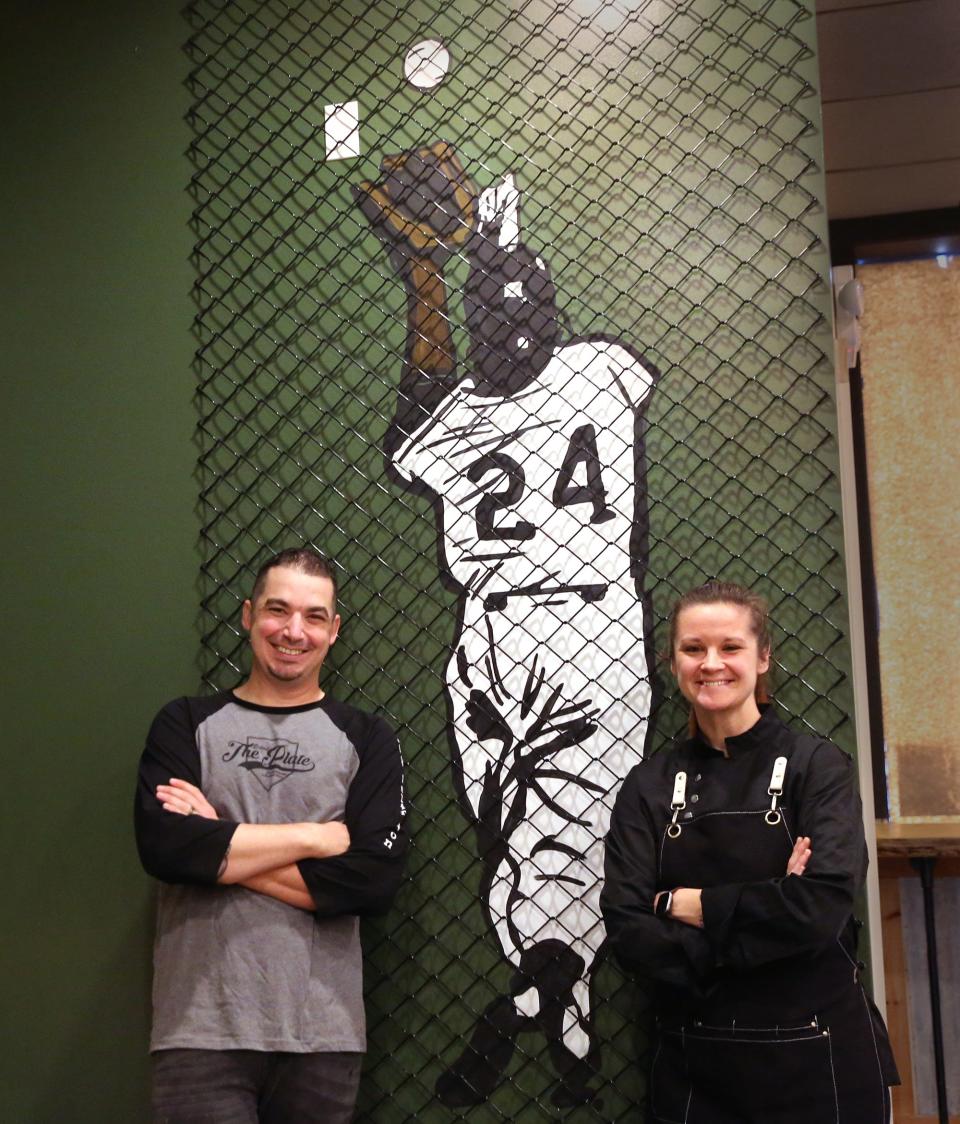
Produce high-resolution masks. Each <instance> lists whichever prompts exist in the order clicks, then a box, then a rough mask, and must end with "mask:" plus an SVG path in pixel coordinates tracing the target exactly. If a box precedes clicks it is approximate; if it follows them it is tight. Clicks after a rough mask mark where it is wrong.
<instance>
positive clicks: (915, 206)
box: [826, 159, 960, 219]
mask: <svg viewBox="0 0 960 1124" xmlns="http://www.w3.org/2000/svg"><path fill="white" fill-rule="evenodd" d="M826 180H827V205H828V208H829V211H830V218H831V219H849V218H856V217H857V216H860V215H889V214H895V213H896V212H899V211H927V210H933V209H935V208H938V207H955V206H956V205H957V200H958V199H960V159H958V160H945V161H943V163H939V164H922V165H916V164H906V165H904V166H903V167H896V168H865V169H863V170H862V171H857V172H827V176H826Z"/></svg>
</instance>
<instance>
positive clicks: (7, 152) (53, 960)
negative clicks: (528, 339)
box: [0, 0, 198, 1124]
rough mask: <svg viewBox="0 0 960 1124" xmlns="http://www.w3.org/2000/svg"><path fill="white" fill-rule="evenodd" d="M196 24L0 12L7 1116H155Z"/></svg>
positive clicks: (189, 500)
mask: <svg viewBox="0 0 960 1124" xmlns="http://www.w3.org/2000/svg"><path fill="white" fill-rule="evenodd" d="M184 38H185V27H184V24H183V22H182V18H181V16H180V14H179V5H177V4H173V3H167V2H166V0H162V2H157V0H84V2H83V3H76V0H73V2H63V0H56V2H44V0H37V2H36V3H34V4H19V5H15V6H14V5H9V6H8V7H7V9H6V10H5V12H4V28H3V48H2V50H3V66H2V68H0V73H2V75H3V79H4V81H5V84H6V91H5V97H4V101H3V105H4V143H3V148H4V156H3V166H2V172H0V183H2V189H3V205H2V206H3V209H2V213H3V221H4V239H3V243H4V251H3V259H2V260H3V268H4V272H5V277H6V285H5V290H4V299H3V302H2V304H0V316H2V320H3V338H4V346H3V407H4V408H3V415H2V419H3V420H2V423H0V424H2V426H3V439H2V449H3V483H4V493H5V494H4V531H5V539H6V541H5V544H4V549H3V557H4V563H3V620H4V626H3V631H4V636H5V638H6V640H5V644H4V653H3V661H2V663H3V687H4V691H3V697H4V699H5V709H6V720H5V725H6V733H5V737H4V743H5V744H4V749H3V757H2V759H3V761H4V762H5V766H6V767H5V769H4V772H3V778H4V787H5V789H6V792H5V799H4V801H3V805H4V808H3V815H2V821H0V822H2V828H0V831H2V834H3V855H4V857H5V860H6V878H5V885H4V894H3V903H4V904H3V916H4V923H3V930H4V931H3V939H2V942H0V944H2V949H3V953H2V955H3V966H2V968H0V971H2V979H3V983H4V990H5V995H4V1000H3V1003H2V1007H0V1010H2V1016H0V1018H2V1040H3V1042H4V1048H3V1055H2V1063H0V1064H2V1066H3V1068H4V1072H3V1074H2V1078H0V1118H2V1119H4V1120H8V1121H17V1122H20V1121H71V1122H72V1124H80V1122H83V1121H96V1122H99V1124H104V1122H110V1121H124V1122H131V1121H139V1120H143V1119H145V1118H146V1114H145V1109H144V1093H145V1081H146V1034H147V1024H148V1017H149V1005H148V998H149V995H148V986H149V963H148V959H149V947H150V924H151V918H150V900H151V888H150V885H149V883H148V882H147V880H146V878H145V877H144V876H143V874H142V873H141V871H140V868H139V865H138V863H137V858H136V854H135V851H134V843H133V833H132V830H131V822H130V820H131V801H132V785H133V778H134V773H135V768H136V760H137V755H138V753H139V749H140V745H141V743H142V740H143V736H144V733H145V730H146V726H147V724H148V723H149V721H150V718H151V717H152V714H153V713H154V712H155V710H156V709H157V708H158V707H159V706H160V705H161V704H162V702H163V701H165V699H166V698H168V697H169V696H171V695H174V694H176V693H177V692H180V691H185V690H190V689H192V688H193V687H194V686H195V685H196V682H197V678H198V674H197V668H196V648H197V640H196V631H195V626H194V621H195V612H196V610H195V604H196V595H195V590H196V574H197V557H196V553H195V542H196V535H197V532H196V520H195V512H194V507H195V496H196V487H195V483H194V480H193V465H194V462H195V458H196V450H195V448H194V445H193V443H192V434H193V430H194V426H195V413H194V409H193V404H192V395H193V382H194V380H193V375H192V373H191V354H192V350H193V345H192V341H191V337H190V319H191V316H192V314H193V309H192V304H191V299H190V285H191V281H192V274H191V268H190V262H189V256H190V248H191V243H192V238H191V235H190V230H189V225H188V223H189V213H190V201H189V196H188V193H187V190H186V187H187V182H188V178H189V174H190V168H189V165H188V162H187V160H186V158H185V156H184V150H185V149H186V146H187V144H188V143H189V134H188V130H187V126H186V124H185V123H184V120H183V117H184V114H185V112H186V108H187V104H188V99H187V95H186V91H185V89H184V86H183V80H184V76H185V74H186V71H187V63H186V60H185V58H184V56H183V54H182V49H181V47H182V42H183V39H184Z"/></svg>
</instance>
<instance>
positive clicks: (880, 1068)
mask: <svg viewBox="0 0 960 1124" xmlns="http://www.w3.org/2000/svg"><path fill="white" fill-rule="evenodd" d="M860 1001H861V1003H862V1004H863V1012H864V1014H865V1015H866V1016H867V1026H869V1027H870V1041H871V1042H872V1043H873V1056H874V1057H875V1058H876V1059H877V1077H878V1078H879V1080H880V1124H886V1115H887V1114H886V1103H885V1102H886V1097H885V1095H884V1092H883V1090H884V1089H886V1087H887V1083H886V1082H885V1081H884V1079H883V1066H882V1065H881V1064H880V1051H879V1050H878V1049H877V1035H876V1033H875V1031H874V1029H873V1016H872V1015H871V1013H870V1005H869V1004H868V1003H867V993H866V992H865V991H864V990H863V988H862V987H861V988H860Z"/></svg>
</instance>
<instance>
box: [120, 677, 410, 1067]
mask: <svg viewBox="0 0 960 1124" xmlns="http://www.w3.org/2000/svg"><path fill="white" fill-rule="evenodd" d="M174 777H177V778H180V779H182V780H185V781H189V782H191V783H192V784H195V785H197V786H198V787H199V788H200V789H201V790H202V791H203V793H204V795H205V796H206V798H207V800H208V801H209V802H210V803H211V804H212V805H213V807H214V808H215V809H216V810H217V813H218V815H219V817H220V818H219V819H217V820H210V819H204V818H203V817H201V816H198V815H190V816H182V815H178V814H176V813H173V812H165V811H164V810H163V808H162V807H161V805H160V802H159V801H158V800H157V797H156V787H157V785H158V784H167V783H169V781H170V780H171V778H174ZM404 819H405V807H404V795H403V771H402V761H401V756H400V748H399V744H398V741H397V737H396V734H394V732H393V731H392V730H391V728H390V727H389V726H388V725H387V723H386V722H385V721H384V720H383V719H382V718H379V717H377V716H374V715H370V714H366V713H364V712H362V711H360V710H357V709H356V708H355V707H352V706H348V705H346V704H344V703H340V702H337V701H335V700H333V699H331V698H329V697H325V698H323V699H322V700H321V701H320V702H317V703H312V704H308V705H305V706H296V707H266V706H258V705H255V704H253V703H248V702H245V701H243V700H242V699H239V698H237V697H236V696H235V695H234V694H233V693H232V692H229V691H227V692H223V693H221V694H218V695H214V696H211V697H207V698H180V699H176V700H175V701H173V702H171V703H169V704H168V705H167V706H165V707H164V708H163V709H162V710H161V711H160V713H159V714H158V715H157V717H156V718H155V719H154V722H153V725H152V726H151V728H150V733H149V735H148V737H147V744H146V748H145V750H144V752H143V756H142V758H141V761H140V773H139V781H138V788H137V795H136V801H135V827H136V835H137V846H138V849H139V852H140V859H141V862H142V863H143V866H144V869H145V870H146V871H147V873H148V874H151V875H153V876H154V877H155V878H158V879H160V880H161V882H162V883H163V885H161V887H160V894H159V902H158V911H157V930H156V942H155V946H154V983H153V1033H152V1036H151V1043H150V1047H151V1050H164V1049H172V1048H192V1049H210V1050H227V1049H248V1050H271V1051H273V1050H276V1051H287V1052H292V1053H313V1052H323V1051H362V1050H364V1049H365V1048H366V1035H365V1020H364V1010H363V988H362V971H361V949H360V939H359V917H360V916H363V915H365V914H373V913H381V912H383V911H384V910H385V909H386V908H387V907H388V906H389V903H390V901H391V899H392V897H393V895H394V893H395V891H396V889H397V886H398V885H399V881H400V877H401V874H402V867H403V858H404V852H405V849H406V832H405V828H404ZM331 820H338V821H341V822H343V823H345V824H346V826H347V829H348V831H349V833H350V848H349V850H348V851H347V852H346V853H345V854H343V855H338V856H336V857H333V858H327V859H304V860H302V861H301V862H299V863H298V864H297V865H298V867H299V869H300V872H301V874H302V875H303V879H304V881H305V883H306V885H307V888H308V890H309V891H310V894H311V896H312V898H313V900H314V904H315V909H314V911H313V912H310V913H308V912H307V911H305V910H301V909H297V908H294V907H292V906H289V905H286V904H284V903H283V902H280V901H277V900H276V899H274V898H271V897H268V896H265V895H263V894H259V893H256V892H254V891H252V890H248V889H246V888H244V887H242V886H221V885H218V884H217V875H218V872H219V871H220V868H221V866H222V864H223V862H224V859H225V857H226V854H227V850H228V848H229V844H230V840H231V838H232V836H233V833H234V831H235V830H236V827H237V825H238V824H240V823H250V824H255V823H263V824H269V823H300V822H306V821H314V822H320V823H323V822H329V821H331Z"/></svg>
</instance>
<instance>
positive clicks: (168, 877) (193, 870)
mask: <svg viewBox="0 0 960 1124" xmlns="http://www.w3.org/2000/svg"><path fill="white" fill-rule="evenodd" d="M195 730H196V724H195V722H194V720H193V718H192V716H191V713H190V701H189V700H188V699H186V698H182V699H177V700H175V701H174V702H172V703H169V704H168V705H167V706H165V707H164V708H163V710H161V711H160V713H159V714H158V715H157V717H156V718H155V719H154V720H153V725H152V726H151V727H150V732H149V734H148V735H147V744H146V748H145V749H144V751H143V755H142V756H141V758H140V772H139V775H138V777H137V792H136V797H135V799H134V807H133V820H134V830H135V833H136V838H137V850H138V851H139V853H140V862H141V863H142V864H143V869H144V870H145V871H146V872H147V874H151V875H153V877H154V878H159V879H160V880H161V881H163V882H190V883H199V884H202V885H210V884H213V883H215V882H216V881H217V875H218V874H219V872H220V866H221V863H222V862H223V859H224V856H225V855H226V853H227V849H228V848H229V846H230V840H231V839H232V837H233V833H234V831H235V830H236V827H237V825H236V824H235V823H233V822H231V821H227V820H208V819H204V818H203V817H202V816H181V815H178V814H177V813H176V812H165V811H164V810H163V808H162V807H161V805H160V801H159V800H158V799H157V796H156V788H157V785H158V784H169V782H170V780H171V779H172V778H173V777H177V778H179V779H180V780H184V781H189V782H190V783H191V784H195V785H197V787H198V788H202V779H203V778H202V777H201V775H200V756H199V754H198V752H197V743H196V737H195Z"/></svg>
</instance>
